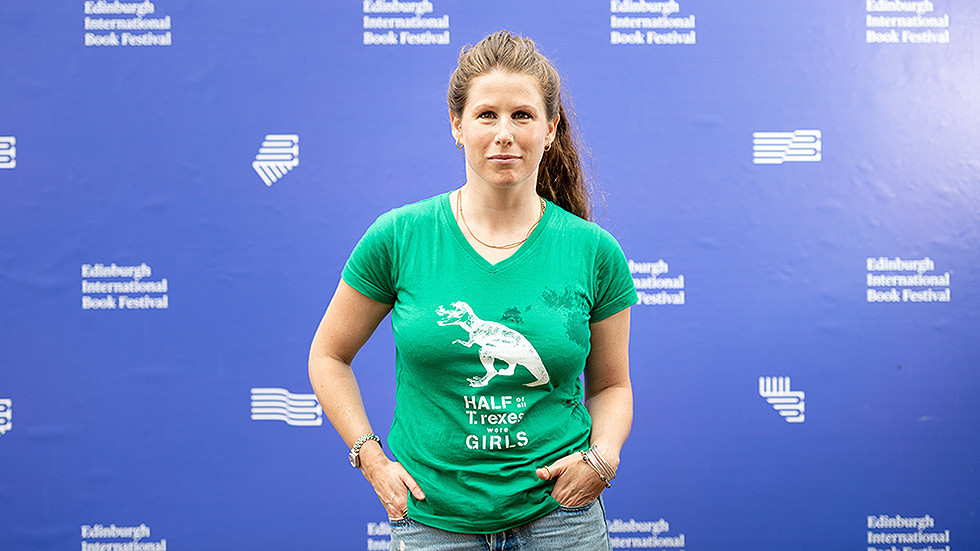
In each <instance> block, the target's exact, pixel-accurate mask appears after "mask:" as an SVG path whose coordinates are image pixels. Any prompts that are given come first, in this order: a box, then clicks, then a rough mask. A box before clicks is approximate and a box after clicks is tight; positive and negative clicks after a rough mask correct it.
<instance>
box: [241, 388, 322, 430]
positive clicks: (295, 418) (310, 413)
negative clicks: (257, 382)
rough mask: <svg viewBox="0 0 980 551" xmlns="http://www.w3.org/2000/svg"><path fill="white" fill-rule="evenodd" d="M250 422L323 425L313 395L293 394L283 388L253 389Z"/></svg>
mask: <svg viewBox="0 0 980 551" xmlns="http://www.w3.org/2000/svg"><path fill="white" fill-rule="evenodd" d="M252 420H253V421H285V423H286V424H287V425H292V426H294V427H319V426H320V425H322V424H323V410H322V409H320V404H319V403H318V402H317V401H316V395H315V394H293V393H291V392H289V391H287V390H286V389H284V388H253V389H252Z"/></svg>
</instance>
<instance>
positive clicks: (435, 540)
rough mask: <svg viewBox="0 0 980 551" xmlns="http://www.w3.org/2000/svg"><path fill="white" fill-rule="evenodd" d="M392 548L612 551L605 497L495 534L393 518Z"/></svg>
mask: <svg viewBox="0 0 980 551" xmlns="http://www.w3.org/2000/svg"><path fill="white" fill-rule="evenodd" d="M390 523H391V550H392V551H610V550H611V549H612V548H611V547H610V544H609V532H608V530H607V529H606V515H605V510H604V509H603V506H602V498H601V497H600V498H599V499H597V500H596V501H593V502H592V503H591V504H589V505H585V506H582V507H559V508H558V509H556V510H554V511H552V512H551V513H548V514H547V515H545V516H543V517H541V518H539V519H537V520H534V521H531V522H529V523H527V524H524V525H522V526H518V527H517V528H513V529H510V530H504V531H503V532H496V533H494V534H460V533H458V532H446V531H445V530H440V529H438V528H432V527H431V526H426V525H424V524H421V523H418V522H415V521H414V520H412V519H409V518H403V519H398V520H391V521H390Z"/></svg>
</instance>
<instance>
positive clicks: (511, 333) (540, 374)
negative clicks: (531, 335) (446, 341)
mask: <svg viewBox="0 0 980 551" xmlns="http://www.w3.org/2000/svg"><path fill="white" fill-rule="evenodd" d="M450 306H451V307H450V308H448V309H447V308H445V307H443V306H440V307H439V309H438V310H437V311H436V313H438V314H439V315H440V316H442V319H440V320H438V323H439V325H458V326H460V327H462V328H463V329H465V330H466V332H467V333H469V334H470V338H469V340H467V341H463V340H460V339H456V340H454V341H453V344H461V345H463V346H465V347H466V348H471V347H472V346H473V345H474V344H475V345H477V346H478V347H479V354H480V363H482V364H483V367H484V368H486V370H487V373H486V375H484V376H482V377H470V378H468V379H467V381H468V382H469V383H470V386H472V387H483V386H487V383H489V382H490V379H492V378H494V377H496V376H497V375H504V376H508V375H513V374H514V372H515V371H516V370H517V366H519V365H520V366H522V367H524V368H526V369H527V370H528V371H530V372H531V375H534V379H535V380H534V381H532V382H530V383H525V385H524V386H539V385H543V384H546V383H547V382H548V381H549V380H550V377H549V376H548V371H547V370H546V369H545V368H544V364H543V363H542V362H541V357H540V356H538V351H537V350H535V349H534V347H533V346H531V342H530V341H529V340H527V338H526V337H525V336H524V335H522V334H520V333H518V332H517V331H515V330H513V329H511V328H510V327H507V326H506V325H503V324H500V323H497V322H495V321H487V320H482V319H480V318H478V317H476V314H474V313H473V309H472V308H470V305H469V304H466V303H465V302H462V301H458V302H454V303H452V304H451V305H450ZM496 360H500V361H501V362H504V363H506V364H507V367H505V368H503V369H500V370H498V369H496V368H495V367H494V366H493V363H494V361H496Z"/></svg>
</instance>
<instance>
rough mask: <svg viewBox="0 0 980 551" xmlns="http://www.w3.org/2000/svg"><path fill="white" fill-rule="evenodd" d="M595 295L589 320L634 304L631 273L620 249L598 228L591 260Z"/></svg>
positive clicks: (634, 295) (607, 315)
mask: <svg viewBox="0 0 980 551" xmlns="http://www.w3.org/2000/svg"><path fill="white" fill-rule="evenodd" d="M595 277H596V280H595V281H596V295H595V301H594V302H593V307H592V311H591V312H590V313H589V321H590V322H596V321H599V320H603V319H606V318H608V317H609V316H611V315H613V314H615V313H617V312H620V311H622V310H625V309H626V308H629V307H630V306H632V305H633V304H635V303H636V287H635V286H634V285H633V274H631V273H630V268H629V263H628V262H627V260H626V255H625V254H623V249H622V248H621V247H620V246H619V243H617V242H616V239H615V238H614V237H613V236H612V235H611V234H610V233H609V232H607V231H606V230H604V229H601V228H600V229H599V244H598V249H597V250H596V259H595Z"/></svg>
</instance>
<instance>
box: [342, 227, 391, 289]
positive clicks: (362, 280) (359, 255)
mask: <svg viewBox="0 0 980 551" xmlns="http://www.w3.org/2000/svg"><path fill="white" fill-rule="evenodd" d="M393 250H394V216H393V213H391V212H388V213H385V214H383V215H381V216H380V217H378V219H377V220H375V222H374V223H373V224H371V227H369V228H368V229H367V231H366V232H364V236H363V237H361V240H360V241H359V242H358V243H357V245H356V246H355V247H354V250H353V251H352V252H351V253H350V257H349V258H348V259H347V264H345V265H344V270H343V272H341V275H340V277H341V278H342V279H343V280H344V281H345V282H346V283H347V284H348V285H350V286H351V287H353V288H354V289H355V290H356V291H357V292H359V293H361V294H362V295H364V296H366V297H368V298H370V299H372V300H375V301H378V302H383V303H385V304H393V303H394V302H395V295H396V292H395V284H394V275H393V266H394V260H393Z"/></svg>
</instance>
